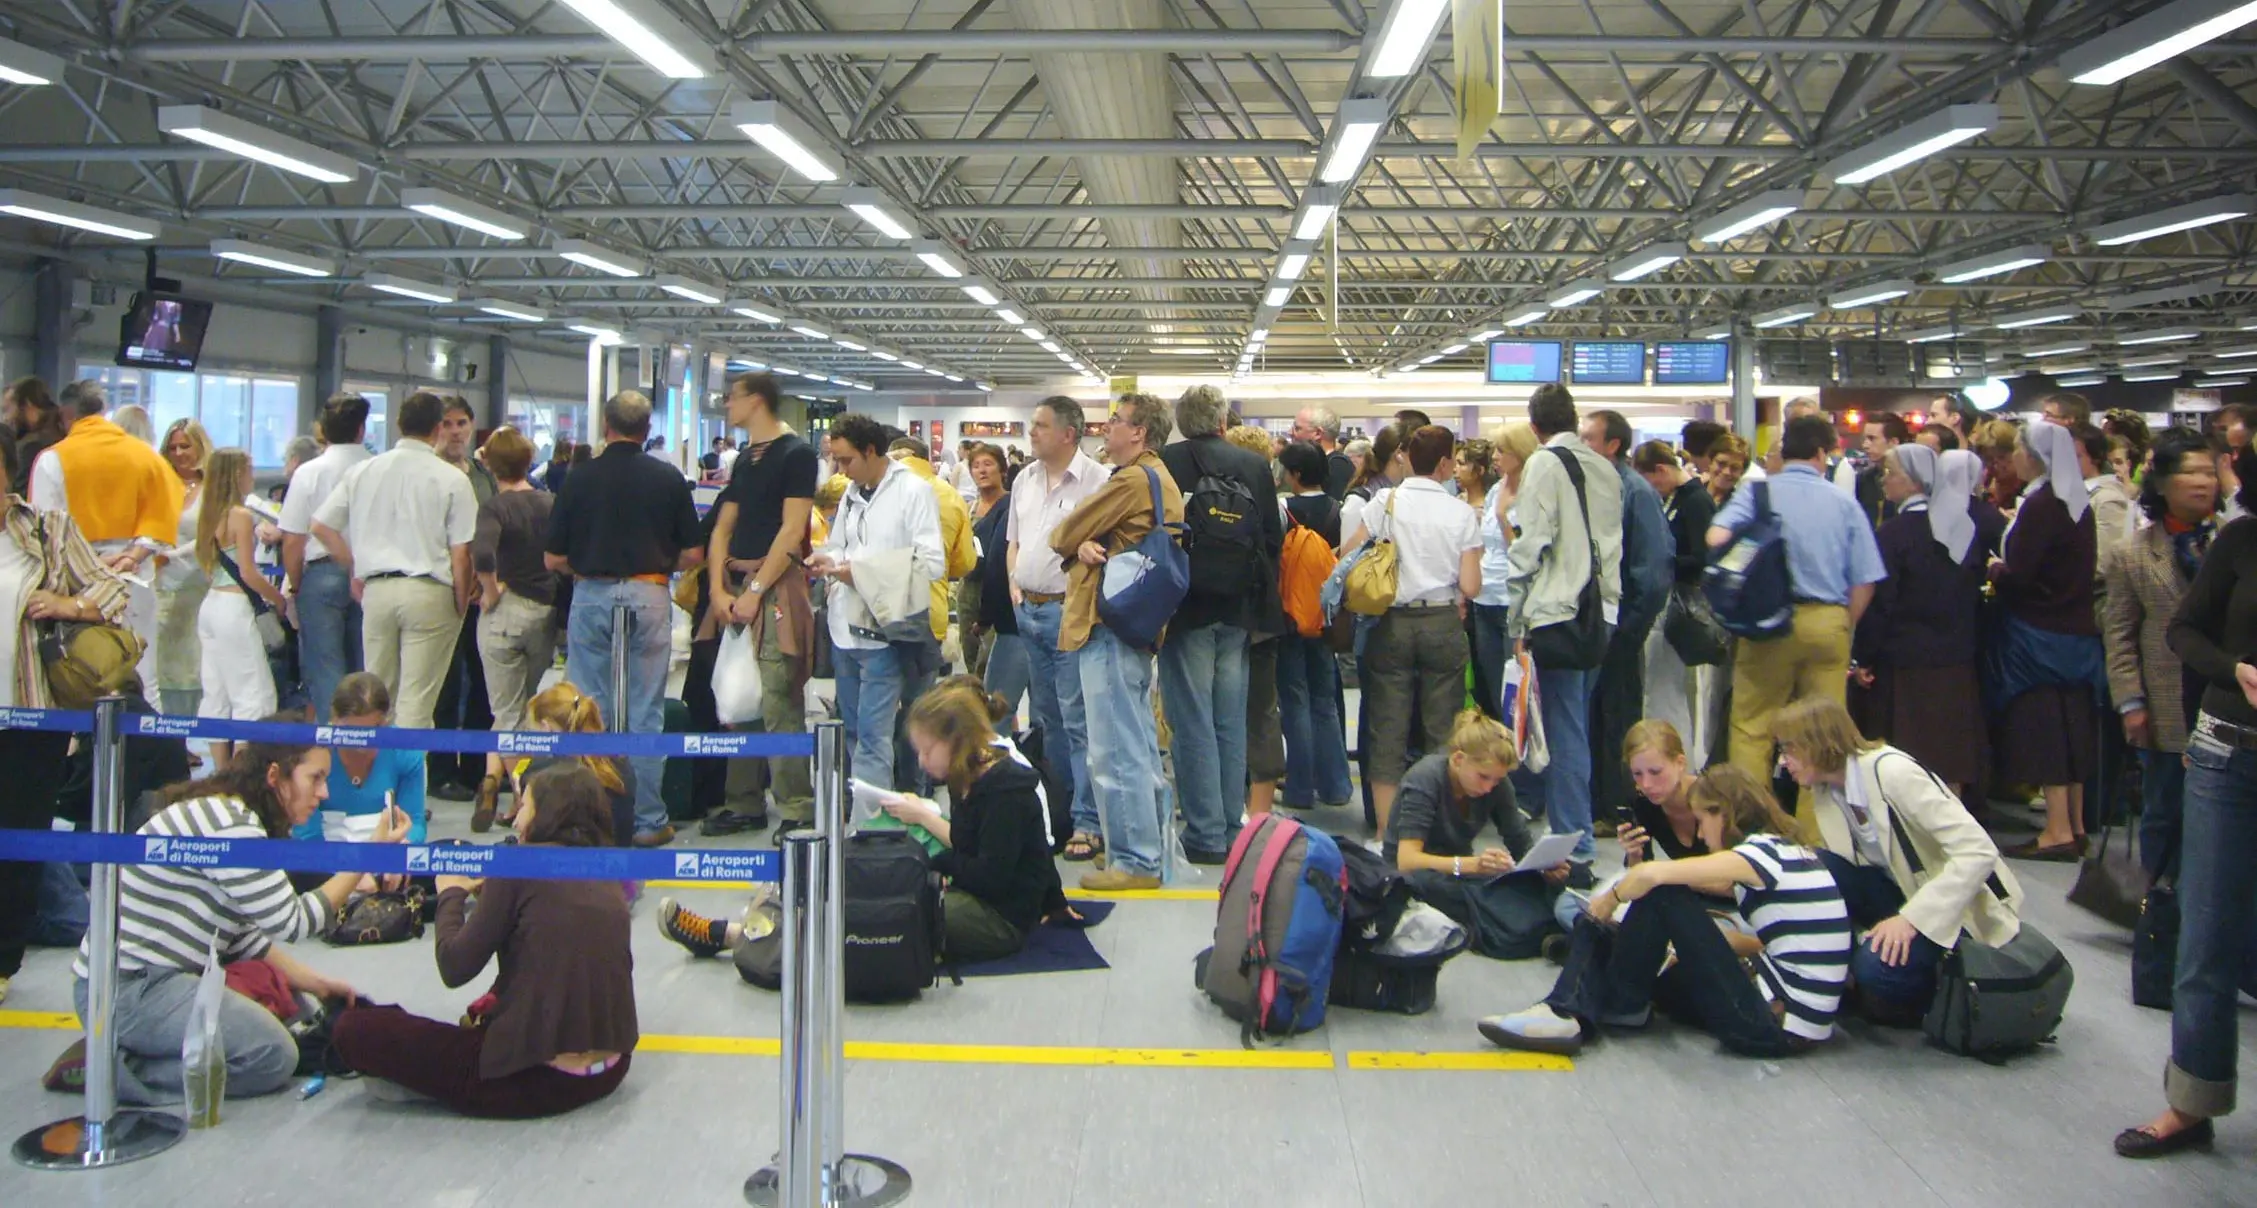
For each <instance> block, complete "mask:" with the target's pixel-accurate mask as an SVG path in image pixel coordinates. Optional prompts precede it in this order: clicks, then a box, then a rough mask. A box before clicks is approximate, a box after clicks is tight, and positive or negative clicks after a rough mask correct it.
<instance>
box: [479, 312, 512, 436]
mask: <svg viewBox="0 0 2257 1208" xmlns="http://www.w3.org/2000/svg"><path fill="white" fill-rule="evenodd" d="M479 418H480V420H481V421H482V422H480V424H479V425H478V426H479V427H481V428H485V429H488V430H491V429H494V428H499V427H501V426H502V425H503V424H506V423H508V422H509V337H508V336H505V335H502V334H500V333H499V332H497V333H495V334H493V335H490V336H487V337H486V413H485V414H484V415H482V416H480V417H479Z"/></svg>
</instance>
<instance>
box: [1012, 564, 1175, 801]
mask: <svg viewBox="0 0 2257 1208" xmlns="http://www.w3.org/2000/svg"><path fill="white" fill-rule="evenodd" d="M1017 613H1018V618H1019V645H1020V646H1021V647H1023V648H1024V649H1025V650H1026V654H1027V695H1028V696H1029V697H1030V698H1032V700H1033V701H1034V720H1035V724H1037V725H1039V726H1041V727H1042V741H1043V747H1042V749H1043V750H1044V751H1046V752H1049V753H1050V766H1051V770H1052V771H1054V772H1059V773H1062V774H1064V775H1065V776H1066V778H1067V779H1068V780H1069V781H1071V782H1072V784H1073V786H1074V829H1075V830H1077V831H1080V832H1082V833H1083V834H1088V835H1094V834H1096V833H1097V829H1098V824H1097V793H1096V790H1095V789H1093V788H1092V787H1091V786H1090V783H1089V780H1090V777H1089V721H1088V717H1087V715H1086V713H1085V711H1084V710H1083V708H1082V694H1081V659H1080V657H1079V655H1078V653H1077V652H1061V651H1060V650H1059V649H1058V628H1059V626H1060V624H1061V623H1063V621H1064V618H1065V606H1064V605H1063V604H1061V603H1059V602H1058V601H1055V600H1053V601H1051V602H1050V603H1048V604H1033V603H1028V604H1021V605H1019V606H1018V608H1017ZM1059 734H1064V735H1065V736H1066V745H1065V746H1063V747H1060V746H1059V745H1058V737H1057V736H1058V735H1059ZM1061 751H1063V752H1065V758H1063V759H1061V758H1060V757H1059V752H1061ZM1157 774H1158V772H1157V771H1156V770H1155V772H1154V775H1157Z"/></svg>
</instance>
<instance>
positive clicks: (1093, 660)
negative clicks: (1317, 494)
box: [1022, 394, 1245, 891]
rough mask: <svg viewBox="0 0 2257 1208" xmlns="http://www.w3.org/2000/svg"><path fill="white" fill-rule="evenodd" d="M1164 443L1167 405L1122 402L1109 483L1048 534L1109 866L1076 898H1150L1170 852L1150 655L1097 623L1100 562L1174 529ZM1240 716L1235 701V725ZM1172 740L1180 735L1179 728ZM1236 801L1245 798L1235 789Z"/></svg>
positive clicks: (1177, 512) (1176, 511) (1136, 397)
mask: <svg viewBox="0 0 2257 1208" xmlns="http://www.w3.org/2000/svg"><path fill="white" fill-rule="evenodd" d="M1167 440H1168V405H1167V404H1166V403H1163V402H1161V401H1160V400H1159V399H1156V398H1153V397H1152V396H1151V395H1149V394H1130V395H1124V396H1123V397H1122V398H1121V401H1120V403H1119V405H1118V406H1116V407H1115V408H1114V409H1113V416H1112V418H1111V419H1110V420H1108V421H1106V425H1105V451H1106V453H1108V454H1110V455H1111V458H1112V462H1113V465H1114V467H1115V469H1114V470H1113V475H1112V477H1110V478H1108V479H1106V480H1105V485H1104V486H1102V487H1099V488H1098V489H1097V491H1096V493H1094V494H1092V495H1091V496H1090V497H1089V498H1087V499H1084V500H1082V502H1081V505H1080V506H1079V507H1076V508H1075V509H1074V511H1073V514H1072V515H1070V516H1067V517H1066V518H1065V519H1064V520H1061V521H1059V522H1058V527H1057V528H1056V529H1054V530H1053V531H1052V532H1051V534H1050V548H1049V550H1048V551H1047V553H1048V555H1049V556H1051V557H1055V558H1057V559H1060V560H1063V561H1064V562H1066V563H1068V564H1069V568H1068V570H1067V572H1066V574H1067V587H1066V607H1065V620H1064V622H1063V624H1062V626H1061V628H1060V629H1059V632H1058V648H1059V649H1060V650H1061V651H1065V652H1067V653H1070V654H1072V655H1073V656H1074V657H1075V659H1076V661H1077V663H1078V665H1079V666H1080V669H1081V695H1082V704H1083V707H1084V708H1085V709H1086V711H1087V713H1088V720H1089V760H1088V762H1087V763H1086V764H1085V765H1084V766H1085V767H1086V768H1087V769H1088V772H1089V777H1090V780H1091V782H1092V788H1093V790H1094V793H1095V796H1096V798H1097V808H1098V813H1099V816H1100V818H1101V825H1102V826H1103V827H1104V832H1105V834H1104V840H1105V847H1106V851H1107V857H1106V858H1107V860H1108V863H1107V864H1106V866H1105V869H1104V870H1103V871H1101V872H1093V873H1087V874H1085V875H1084V876H1083V877H1082V879H1081V886H1082V888H1083V889H1094V890H1106V891H1118V890H1124V889H1158V888H1159V887H1160V872H1161V859H1162V853H1163V852H1165V851H1166V850H1167V849H1168V846H1169V844H1168V842H1167V826H1168V816H1169V813H1170V811H1169V809H1168V786H1167V781H1166V780H1165V779H1164V778H1163V777H1162V776H1161V773H1160V732H1159V727H1158V725H1157V724H1156V723H1155V722H1154V720H1153V717H1152V653H1151V652H1150V651H1148V650H1142V649H1138V648H1136V647H1133V646H1130V645H1129V644H1127V643H1126V642H1123V641H1122V640H1121V639H1120V638H1119V637H1118V636H1117V635H1115V634H1114V633H1113V631H1112V630H1111V629H1110V628H1108V627H1107V626H1106V625H1105V624H1104V623H1103V622H1101V621H1100V620H1099V619H1098V616H1097V595H1098V590H1099V588H1100V587H1101V586H1102V585H1103V582H1104V576H1105V563H1106V560H1107V559H1109V558H1111V557H1112V556H1113V555H1114V554H1118V553H1122V552H1125V551H1127V550H1130V549H1133V548H1135V546H1136V543H1137V542H1139V541H1142V540H1144V538H1145V537H1146V536H1147V535H1149V534H1150V533H1151V532H1152V530H1153V529H1154V528H1157V527H1159V526H1160V525H1163V524H1181V523H1182V522H1183V493H1182V492H1181V491H1179V490H1177V489H1176V482H1175V479H1174V478H1172V477H1170V476H1169V474H1168V468H1167V466H1166V464H1165V463H1163V462H1162V461H1161V460H1160V456H1159V454H1158V453H1156V452H1154V450H1155V449H1158V448H1159V447H1160V446H1162V445H1164V444H1166V443H1167ZM1155 505H1157V506H1155ZM1043 552H1044V551H1036V550H1029V551H1027V553H1029V554H1041V553H1043ZM1023 556H1024V555H1022V557H1023ZM1244 711H1245V710H1244V702H1243V698H1241V704H1240V715H1241V717H1243V716H1244ZM1177 730H1178V733H1179V735H1180V733H1181V730H1182V724H1181V723H1180V722H1179V723H1177ZM1239 791H1240V792H1244V791H1245V785H1244V784H1243V783H1241V784H1240V786H1239Z"/></svg>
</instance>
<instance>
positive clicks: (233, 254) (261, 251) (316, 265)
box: [212, 239, 337, 277]
mask: <svg viewBox="0 0 2257 1208" xmlns="http://www.w3.org/2000/svg"><path fill="white" fill-rule="evenodd" d="M212 255H214V256H217V257H219V258H220V259H222V260H233V261H236V262H238V263H241V264H255V265H258V266H259V267H260V268H271V269H273V270H275V271H276V272H283V273H295V274H297V275H298V276H300V277H334V276H336V275H337V262H336V261H334V260H326V259H323V258H322V257H320V256H304V255H300V254H298V253H297V252H286V251H284V250H282V249H281V248H278V247H269V246H267V245H266V244H263V243H253V242H251V241H250V240H248V239H214V240H212Z"/></svg>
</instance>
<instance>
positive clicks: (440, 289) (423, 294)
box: [360, 273, 455, 302]
mask: <svg viewBox="0 0 2257 1208" xmlns="http://www.w3.org/2000/svg"><path fill="white" fill-rule="evenodd" d="M360 283H361V284H362V285H365V286H367V287H369V288H370V289H380V290H383V291H384V292H385V293H388V294H398V295H399V296H400V297H403V298H414V299H416V300H417V301H419V302H452V301H454V300H455V291H453V290H451V289H448V288H447V287H446V286H444V285H437V284H434V283H432V282H429V281H419V280H417V279H415V278H414V277H402V276H399V275H397V274H394V273H369V274H367V275H365V276H363V277H362V278H361V279H360Z"/></svg>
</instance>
